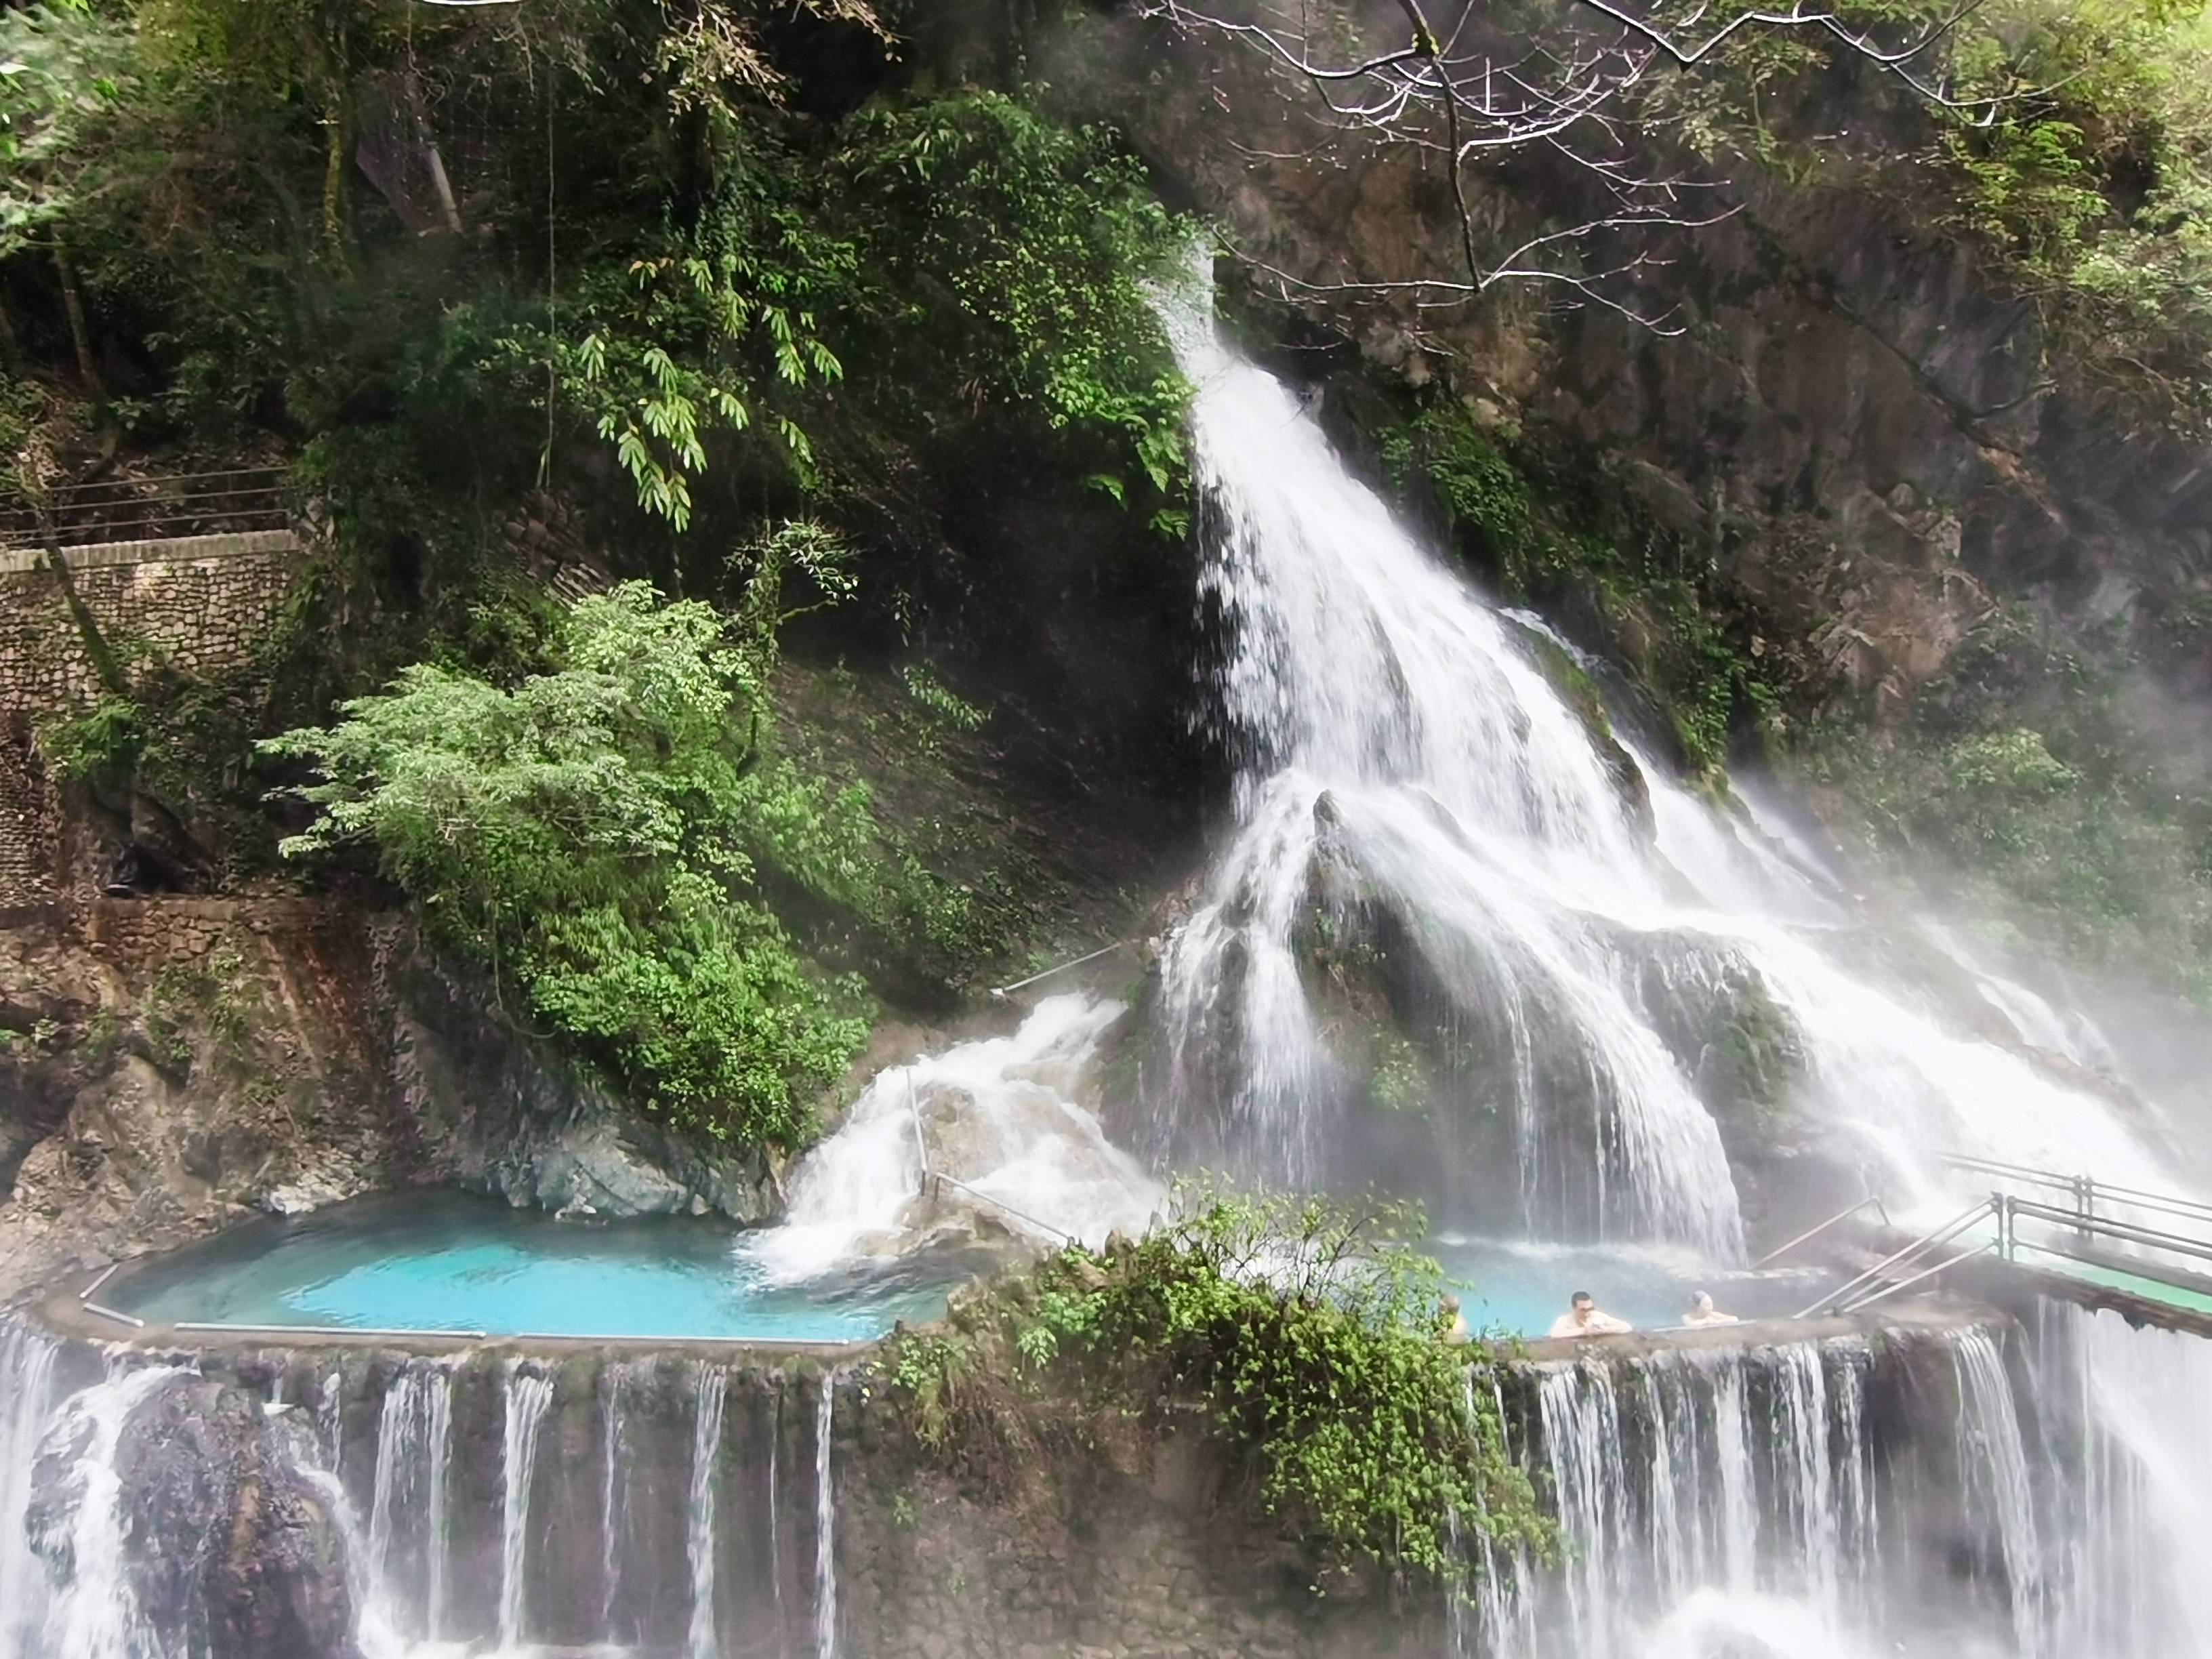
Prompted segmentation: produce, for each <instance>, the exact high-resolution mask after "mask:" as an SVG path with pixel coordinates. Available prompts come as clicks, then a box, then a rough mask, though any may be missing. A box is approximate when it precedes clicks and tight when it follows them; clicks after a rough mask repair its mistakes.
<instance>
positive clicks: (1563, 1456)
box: [1476, 1340, 1874, 1659]
mask: <svg viewBox="0 0 2212 1659" xmlns="http://www.w3.org/2000/svg"><path fill="white" fill-rule="evenodd" d="M1869 1358H1870V1356H1869V1352H1868V1350H1867V1349H1866V1348H1865V1347H1864V1346H1863V1345H1862V1344H1858V1343H1856V1342H1852V1341H1848V1340H1830V1341H1826V1342H1820V1343H1814V1342H1801V1343H1788V1344H1783V1345H1779V1346H1771V1347H1753V1348H1746V1349H1719V1350H1705V1351H1693V1352H1680V1351H1677V1352H1666V1351H1662V1352H1654V1353H1651V1354H1648V1355H1643V1356H1638V1357H1636V1358H1632V1359H1626V1360H1622V1359H1610V1358H1595V1357H1591V1358H1583V1359H1580V1360H1577V1361H1573V1362H1570V1363H1565V1364H1546V1365H1543V1366H1541V1367H1538V1368H1536V1369H1535V1375H1534V1421H1535V1427H1536V1430H1537V1434H1538V1441H1539V1445H1540V1447H1541V1452H1540V1454H1539V1455H1540V1458H1541V1462H1540V1468H1541V1473H1542V1474H1544V1475H1545V1476H1547V1477H1548V1479H1547V1480H1542V1481H1540V1483H1539V1485H1540V1487H1544V1486H1547V1487H1548V1489H1549V1490H1550V1492H1551V1493H1552V1498H1553V1505H1554V1511H1555V1513H1556V1516H1557V1517H1558V1520H1559V1528H1560V1531H1561V1534H1562V1538H1563V1542H1564V1558H1563V1559H1562V1561H1561V1562H1560V1564H1559V1565H1558V1567H1556V1568H1555V1569H1553V1570H1552V1571H1548V1572H1547V1571H1541V1570H1533V1569H1531V1568H1530V1567H1529V1566H1528V1565H1527V1564H1525V1563H1522V1564H1517V1565H1516V1567H1515V1568H1514V1570H1512V1571H1510V1573H1508V1574H1505V1575H1503V1576H1502V1577H1501V1575H1500V1574H1499V1573H1498V1570H1497V1569H1498V1563H1497V1562H1496V1561H1495V1560H1494V1559H1487V1558H1486V1559H1482V1560H1480V1561H1479V1562H1478V1565H1479V1567H1480V1569H1481V1570H1482V1571H1483V1574H1484V1579H1485V1583H1484V1586H1483V1589H1482V1592H1481V1594H1480V1595H1479V1596H1478V1597H1477V1601H1476V1607H1477V1614H1478V1622H1479V1623H1480V1626H1481V1628H1482V1630H1483V1632H1484V1641H1483V1650H1484V1651H1485V1652H1486V1654H1487V1655H1490V1656H1493V1659H1628V1656H1638V1659H1641V1656H1643V1655H1645V1654H1646V1653H1648V1652H1650V1651H1653V1650H1664V1649H1665V1648H1667V1646H1668V1644H1674V1645H1676V1646H1678V1647H1680V1648H1681V1649H1682V1650H1683V1651H1685V1652H1693V1651H1698V1648H1697V1646H1696V1644H1697V1641H1699V1640H1701V1639H1703V1638H1699V1637H1698V1636H1697V1634H1696V1633H1697V1632H1699V1631H1704V1630H1707V1629H1708V1628H1713V1629H1717V1628H1720V1627H1721V1626H1723V1625H1725V1624H1726V1623H1727V1622H1728V1621H1729V1620H1751V1621H1752V1622H1753V1623H1759V1622H1761V1621H1764V1622H1765V1623H1768V1624H1771V1623H1772V1622H1773V1620H1775V1619H1776V1618H1778V1617H1780V1616H1781V1615H1780V1614H1779V1613H1777V1609H1783V1608H1790V1607H1795V1608H1798V1609H1802V1612H1803V1615H1804V1617H1805V1618H1806V1619H1807V1620H1810V1621H1812V1623H1814V1624H1816V1625H1818V1626H1821V1627H1825V1628H1827V1629H1830V1630H1838V1629H1841V1628H1842V1627H1843V1626H1844V1620H1843V1618H1842V1616H1841V1614H1840V1611H1839V1610H1840V1609H1841V1608H1842V1607H1843V1606H1844V1590H1845V1589H1846V1588H1847V1587H1848V1586H1850V1584H1851V1583H1853V1582H1854V1581H1855V1580H1856V1579H1857V1578H1858V1577H1860V1576H1861V1575H1862V1574H1863V1573H1864V1572H1865V1571H1868V1570H1869V1567H1870V1566H1871V1565H1873V1561H1874V1551H1873V1546H1874V1541H1873V1540H1872V1539H1871V1538H1869V1537H1868V1536H1866V1535H1865V1533H1864V1530H1863V1527H1862V1526H1861V1523H1860V1517H1861V1514H1862V1498H1861V1497H1860V1494H1861V1493H1862V1492H1864V1491H1865V1489H1866V1483H1867V1480H1868V1479H1869V1462H1870V1453H1869V1448H1868V1446H1867V1445H1866V1443H1865V1442H1864V1439H1863V1434H1862V1425H1863V1411H1862V1409H1861V1408H1860V1407H1859V1405H1858V1404H1857V1401H1858V1400H1859V1395H1860V1390H1861V1389H1862V1386H1863V1383H1862V1377H1861V1372H1862V1371H1863V1369H1864V1367H1865V1366H1866V1365H1867V1364H1868V1363H1869ZM1753 1400H1757V1401H1759V1402H1760V1413H1761V1417H1762V1419H1763V1420H1762V1422H1761V1423H1760V1425H1759V1427H1758V1428H1757V1429H1756V1430H1754V1429H1753V1426H1752V1425H1750V1424H1749V1423H1748V1422H1747V1414H1748V1407H1749V1405H1750V1402H1752V1401H1753ZM1846 1402H1850V1403H1848V1404H1847V1403H1846ZM1754 1446H1756V1447H1759V1448H1760V1449H1762V1450H1763V1452H1764V1454H1765V1455H1764V1456H1763V1457H1761V1458H1758V1459H1754V1457H1753V1455H1752V1449H1753V1447H1754ZM1760 1516H1765V1517H1767V1518H1768V1522H1769V1524H1768V1525H1767V1526H1765V1528H1761V1527H1760V1525H1759V1518H1760ZM1762 1609H1763V1611H1761V1610H1762ZM1716 1620H1718V1621H1720V1623H1719V1624H1716V1622H1715V1621H1716ZM1785 1622H1786V1621H1785ZM1670 1632H1671V1633H1670ZM1720 1651H1733V1650H1729V1649H1725V1648H1723V1649H1721V1650H1720ZM1747 1651H1748V1652H1753V1653H1756V1652H1758V1651H1759V1650H1758V1649H1755V1648H1753V1649H1748V1650H1747Z"/></svg>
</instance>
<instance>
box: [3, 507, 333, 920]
mask: <svg viewBox="0 0 2212 1659" xmlns="http://www.w3.org/2000/svg"><path fill="white" fill-rule="evenodd" d="M298 548H299V543H298V540H297V538H295V537H294V536H293V534H292V533H291V532H289V531H282V530H279V531H257V532H250V533H246V534H239V535H228V536H195V537H190V538H183V539H180V540H175V541H159V542H117V543H112V544H108V545H106V546H100V547H80V548H72V549H70V550H68V552H67V557H68V559H69V562H70V574H71V578H72V580H73V581H74V584H75V586H76V593H77V597H78V599H81V600H82V602H83V604H84V606H85V609H86V610H87V611H89V612H90V613H91V615H92V617H93V619H94V622H96V623H98V624H99V626H100V629H101V631H102V632H103V634H105V635H106V638H107V641H108V643H109V644H110V645H111V646H112V647H114V648H115V649H116V650H117V651H118V653H121V654H123V655H125V657H126V658H127V657H131V656H135V655H137V654H139V653H150V655H151V656H152V658H153V659H155V660H157V661H161V662H165V663H167V664H169V665H172V666H173V667H175V668H177V669H179V670H181V671H185V672H186V673H191V674H198V675H215V674H222V673H226V672H234V671H239V670H242V669H245V668H247V667H248V666H250V665H251V664H252V659H253V653H254V648H255V647H256V646H257V645H258V644H259V642H260V641H261V640H262V639H263V638H264V636H265V635H267V633H268V631H269V629H270V626H271V624H272V623H274V622H275V620H276V615H277V612H278V611H279V609H280V608H281V607H282V605H283V603H284V599H285V597H286V595H287V594H288V593H289V591H290V588H291V585H292V580H293V574H294V571H295V563H296V557H297V552H298ZM99 693H100V680H99V677H98V675H97V674H96V673H95V672H94V668H93V663H92V655H91V653H90V652H89V651H88V649H87V647H86V645H85V641H84V637H83V634H82V631H81V630H80V629H79V628H78V627H77V624H76V618H75V617H74V616H72V614H71V613H70V605H69V601H68V597H67V594H66V592H64V588H63V585H62V581H61V579H60V577H58V575H56V574H54V572H52V570H50V569H47V568H45V563H44V556H43V555H41V554H40V553H38V552H36V551H35V550H4V551H0V910H6V909H9V908H15V907H20V906H23V905H37V904H45V903H51V902H53V901H55V900H56V899H58V898H60V897H63V896H65V895H64V893H63V892H62V891H61V889H62V888H63V887H64V886H65V885H66V878H65V877H64V875H63V874H62V873H61V872H62V869H63V864H64V860H63V858H62V855H61V849H60V847H59V837H60V829H59V826H60V823H61V814H60V811H59V809H58V803H57V801H56V799H55V796H54V790H53V785H52V779H51V778H49V777H48V775H47V774H46V768H45V766H44V765H43V764H42V763H41V761H40V757H39V753H38V744H37V735H36V734H37V731H38V728H39V726H40V725H42V724H43V723H45V722H46V721H47V720H52V719H53V718H54V717H56V716H57V715H59V714H64V713H66V712H67V711H69V710H70V709H71V708H80V707H82V706H83V705H84V704H86V703H88V702H91V701H92V700H93V699H94V697H96V696H98V695H99Z"/></svg>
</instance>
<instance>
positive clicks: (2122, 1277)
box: [1806, 1157, 2212, 1336]
mask: <svg viewBox="0 0 2212 1659" xmlns="http://www.w3.org/2000/svg"><path fill="white" fill-rule="evenodd" d="M1945 1162H1946V1163H1948V1164H1950V1165H1951V1166H1952V1167H1953V1168H1954V1169H1956V1170H1961V1171H1962V1172H1964V1173H1966V1174H1967V1175H1969V1176H1975V1177H1978V1178H1981V1179H1984V1180H1986V1181H1988V1182H1990V1195H1989V1196H1988V1197H1987V1198H1985V1199H1983V1200H1979V1201H1978V1203H1976V1204H1975V1205H1974V1206H1972V1208H1970V1209H1968V1210H1966V1211H1965V1212H1962V1213H1960V1215H1958V1216H1955V1217H1954V1218H1952V1219H1951V1220H1950V1221H1948V1222H1947V1223H1945V1224H1944V1225H1942V1226H1941V1227H1938V1228H1936V1229H1935V1230H1934V1231H1931V1232H1929V1233H1926V1234H1923V1235H1922V1236H1921V1237H1917V1238H1914V1239H1911V1241H1910V1242H1909V1243H1899V1247H1898V1248H1896V1249H1893V1251H1892V1252H1891V1254H1890V1255H1888V1256H1887V1257H1885V1258H1884V1259H1883V1261H1881V1262H1880V1263H1878V1264H1877V1265H1876V1266H1875V1267H1871V1268H1869V1269H1868V1270H1867V1271H1866V1272H1865V1273H1862V1274H1861V1275H1860V1276H1859V1277H1858V1278H1857V1279H1854V1280H1852V1281H1851V1282H1850V1284H1847V1285H1844V1286H1843V1287H1842V1288H1841V1289H1840V1290H1838V1291H1834V1292H1832V1293H1831V1294H1830V1295H1829V1296H1827V1297H1824V1298H1822V1300H1821V1301H1820V1303H1819V1304H1817V1305H1816V1306H1815V1307H1814V1308H1809V1309H1808V1310H1806V1311H1807V1313H1808V1314H1823V1313H1830V1312H1839V1311H1840V1312H1848V1311H1855V1310H1860V1309H1863V1308H1866V1307H1868V1306H1869V1305H1871V1304H1874V1303H1875V1302H1879V1301H1881V1300H1882V1299H1884V1298H1885V1297H1889V1296H1892V1295H1893V1294H1895V1293H1896V1292H1898V1291H1903V1290H1905V1289H1906V1288H1908V1287H1911V1286H1915V1285H1924V1284H1925V1283H1926V1282H1927V1281H1929V1280H1930V1279H1936V1278H1937V1277H1939V1276H1942V1277H1944V1278H1945V1279H1947V1280H1949V1281H1951V1282H1959V1281H1961V1280H1963V1281H1965V1282H1966V1283H1967V1284H1968V1285H1971V1286H1972V1288H1973V1289H1974V1290H1975V1291H1977V1292H1978V1293H1979V1294H1982V1295H1986V1296H1999V1297H2001V1296H2002V1292H2003V1291H2006V1290H2008V1289H2009V1290H2012V1291H2028V1292H2032V1293H2033V1294H2034V1295H2038V1296H2049V1297H2058V1298H2060V1299H2062V1300H2064V1301H2068V1302H2072V1303H2075V1304H2078V1305H2080V1306H2082V1307H2089V1308H2110V1309H2112V1310H2115V1311H2117V1312H2118V1313H2121V1314H2123V1315H2124V1316H2126V1317H2127V1318H2128V1319H2129V1320H2130V1322H2135V1323H2138V1324H2152V1325H2158V1326H2161V1327H2163V1328H2166V1329H2169V1330H2179V1331H2188V1332H2191V1333H2192V1334H2197V1335H2200V1336H2212V1204H2206V1203H2202V1202H2199V1201H2198V1200H2195V1199H2187V1198H2179V1197H2176V1196H2174V1195H2172V1194H2167V1193H2154V1192H2148V1191H2146V1190H2144V1189H2143V1188H2136V1187H2122V1186H2116V1185H2113V1184H2112V1183H2110V1182H2101V1181H2098V1180H2097V1179H2095V1178H2094V1177H2093V1176H2069V1175H2061V1174H2058V1173H2057V1172H2056V1171H2053V1170H2034V1169H2028V1168H2027V1167H2025V1166H2022V1165H2020V1164H2001V1163H1997V1162H1995V1161H1994V1160H1991V1159H1989V1158H1964V1157H1954V1158H1947V1159H1946V1160H1945ZM1901 1237H1902V1236H1901V1235H1892V1236H1891V1237H1890V1239H1889V1242H1890V1243H1898V1242H1899V1239H1900V1238H1901Z"/></svg>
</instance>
